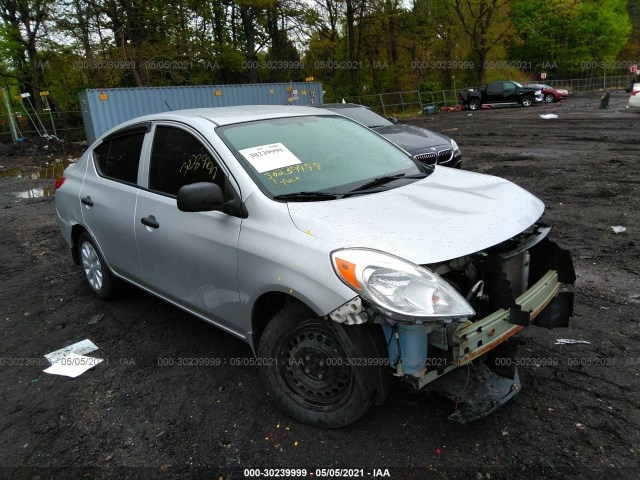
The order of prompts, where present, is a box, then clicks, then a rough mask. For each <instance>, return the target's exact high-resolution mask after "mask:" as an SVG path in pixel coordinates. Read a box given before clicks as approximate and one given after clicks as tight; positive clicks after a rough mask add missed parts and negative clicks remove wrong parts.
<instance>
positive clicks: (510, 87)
mask: <svg viewBox="0 0 640 480" xmlns="http://www.w3.org/2000/svg"><path fill="white" fill-rule="evenodd" d="M514 93H516V84H515V83H512V82H504V94H505V95H513V94H514Z"/></svg>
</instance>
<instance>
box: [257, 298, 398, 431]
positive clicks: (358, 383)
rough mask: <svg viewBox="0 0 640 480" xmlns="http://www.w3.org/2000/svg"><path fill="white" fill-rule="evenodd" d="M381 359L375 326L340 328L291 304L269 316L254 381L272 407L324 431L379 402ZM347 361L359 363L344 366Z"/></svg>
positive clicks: (383, 378)
mask: <svg viewBox="0 0 640 480" xmlns="http://www.w3.org/2000/svg"><path fill="white" fill-rule="evenodd" d="M380 342H382V343H380ZM386 355H387V354H386V345H385V343H384V339H383V336H382V330H381V329H380V327H379V326H378V325H373V324H364V325H350V326H343V325H340V324H338V323H336V322H333V321H332V320H324V319H321V318H317V317H315V316H314V315H313V314H312V313H311V312H310V311H309V310H308V309H307V308H305V307H304V306H302V305H296V304H290V305H287V306H285V307H284V308H283V309H281V310H280V311H279V312H278V313H276V314H275V315H274V317H273V318H272V319H271V321H270V322H269V323H268V324H267V326H266V328H265V330H264V333H263V334H262V337H261V338H260V343H259V345H258V358H259V359H260V361H261V365H262V366H261V368H260V378H261V380H262V382H263V383H264V385H265V387H266V388H267V390H268V392H269V393H270V394H271V396H272V398H273V399H274V401H275V402H276V404H277V405H278V406H279V407H280V408H281V409H282V410H283V411H284V412H286V413H287V414H288V415H290V416H292V417H293V418H295V419H297V420H299V421H301V422H303V423H306V424H309V425H313V426H316V427H324V428H339V427H343V426H346V425H349V424H351V423H353V422H355V421H356V420H358V419H359V418H361V417H362V416H363V415H364V414H365V413H367V411H368V410H369V409H370V408H371V407H372V405H373V404H374V403H376V400H378V402H379V403H381V402H382V401H383V399H384V398H385V397H386V394H387V392H388V388H389V384H390V374H389V373H387V371H386V367H385V364H386ZM352 359H355V360H358V361H359V362H360V363H359V364H358V365H350V364H348V363H350V360H352ZM367 359H371V361H368V360H367ZM371 364H373V365H371Z"/></svg>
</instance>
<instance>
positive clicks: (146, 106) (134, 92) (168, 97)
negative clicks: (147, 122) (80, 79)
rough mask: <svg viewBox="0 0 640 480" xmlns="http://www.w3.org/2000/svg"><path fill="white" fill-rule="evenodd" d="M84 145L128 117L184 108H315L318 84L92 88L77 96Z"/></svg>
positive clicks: (320, 88) (319, 96) (317, 100)
mask: <svg viewBox="0 0 640 480" xmlns="http://www.w3.org/2000/svg"><path fill="white" fill-rule="evenodd" d="M79 98H80V109H81V111H82V120H83V122H84V129H85V132H86V134H87V142H88V143H92V142H93V141H94V140H95V139H96V138H98V137H99V136H100V135H102V134H103V133H105V132H106V131H107V130H109V129H110V128H113V127H115V126H116V125H119V124H120V123H122V122H125V121H127V120H131V119H132V118H136V117H140V116H142V115H149V114H152V113H158V112H166V111H169V110H183V109H186V108H204V107H230V106H234V105H315V104H319V103H322V84H321V83H320V82H293V83H259V84H246V85H198V86H188V87H140V88H92V89H88V90H85V91H83V92H82V93H80V94H79Z"/></svg>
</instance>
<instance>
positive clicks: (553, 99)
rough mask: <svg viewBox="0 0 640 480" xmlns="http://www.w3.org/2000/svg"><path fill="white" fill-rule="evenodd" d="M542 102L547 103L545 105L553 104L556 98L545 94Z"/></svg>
mask: <svg viewBox="0 0 640 480" xmlns="http://www.w3.org/2000/svg"><path fill="white" fill-rule="evenodd" d="M544 101H545V102H547V103H553V102H555V101H556V97H554V96H553V94H552V93H547V94H546V95H545V96H544Z"/></svg>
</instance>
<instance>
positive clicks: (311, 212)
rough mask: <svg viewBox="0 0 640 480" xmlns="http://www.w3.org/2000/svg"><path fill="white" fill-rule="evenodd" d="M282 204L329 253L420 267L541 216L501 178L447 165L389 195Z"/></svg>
mask: <svg viewBox="0 0 640 480" xmlns="http://www.w3.org/2000/svg"><path fill="white" fill-rule="evenodd" d="M288 207H289V212H290V215H291V219H292V220H293V223H294V224H295V226H296V227H297V228H298V229H300V230H302V231H303V232H305V233H307V234H309V235H313V236H315V237H318V238H320V239H322V240H324V241H326V242H327V243H328V245H329V248H330V249H331V250H335V249H338V248H346V247H366V248H372V249H376V250H381V251H384V252H388V253H391V254H394V255H397V256H399V257H401V258H405V259H407V260H409V261H411V262H413V263H416V264H422V265H424V264H430V263H436V262H441V261H445V260H450V259H453V258H457V257H462V256H464V255H468V254H471V253H475V252H478V251H480V250H483V249H485V248H488V247H491V246H493V245H496V244H498V243H500V242H503V241H505V240H508V239H509V238H511V237H513V236H515V235H517V234H519V233H521V232H522V231H523V230H526V229H527V228H528V227H530V226H531V225H532V224H533V223H535V221H536V220H538V218H540V216H541V215H542V213H543V211H544V204H543V203H542V202H541V201H540V200H539V199H538V198H536V197H534V196H533V195H532V194H530V193H529V192H527V191H526V190H524V189H522V188H520V187H519V186H517V185H515V184H513V183H511V182H509V181H507V180H504V179H502V178H498V177H493V176H489V175H483V174H479V173H473V172H465V171H461V170H456V169H451V168H447V167H436V168H435V171H434V172H433V173H432V174H431V175H430V176H429V177H427V178H425V179H422V180H419V181H417V182H414V183H412V184H409V185H406V186H403V187H399V188H395V189H392V190H387V191H384V192H379V193H372V194H368V195H362V196H355V197H347V198H345V199H341V200H330V201H321V202H290V203H289V204H288Z"/></svg>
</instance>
